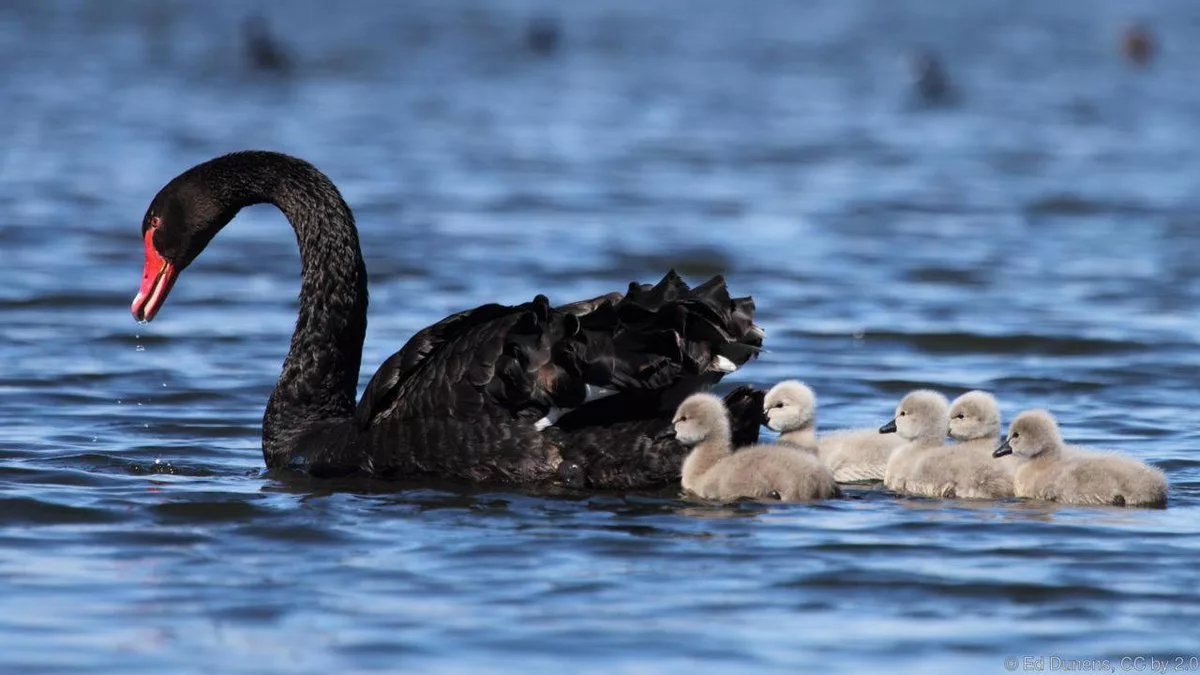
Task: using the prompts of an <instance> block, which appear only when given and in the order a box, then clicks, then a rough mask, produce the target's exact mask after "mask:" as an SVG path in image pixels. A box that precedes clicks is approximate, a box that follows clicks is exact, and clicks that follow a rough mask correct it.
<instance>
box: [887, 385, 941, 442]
mask: <svg viewBox="0 0 1200 675" xmlns="http://www.w3.org/2000/svg"><path fill="white" fill-rule="evenodd" d="M949 416H950V403H949V402H948V401H947V400H946V397H945V396H942V395H941V394H939V393H937V392H936V391H931V390H929V389H918V390H916V391H914V392H910V393H909V394H908V395H906V396H905V397H904V398H903V399H901V400H900V405H898V406H896V416H895V417H894V418H892V421H891V422H888V423H887V424H885V425H883V426H882V427H880V428H879V431H880V433H885V434H886V433H891V432H893V431H894V432H896V433H897V434H899V435H900V437H901V438H903V439H905V440H910V441H911V440H914V439H918V438H945V437H946V433H947V431H949V426H950V423H949Z"/></svg>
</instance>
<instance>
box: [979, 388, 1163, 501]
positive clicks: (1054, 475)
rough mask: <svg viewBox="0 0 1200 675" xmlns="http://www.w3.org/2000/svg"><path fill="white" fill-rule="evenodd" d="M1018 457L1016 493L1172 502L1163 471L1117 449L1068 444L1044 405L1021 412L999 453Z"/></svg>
mask: <svg viewBox="0 0 1200 675" xmlns="http://www.w3.org/2000/svg"><path fill="white" fill-rule="evenodd" d="M1009 454H1012V455H1015V456H1016V457H1017V462H1018V466H1017V470H1016V476H1015V479H1014V491H1015V493H1016V496H1018V497H1021V498H1024V499H1041V500H1045V501H1052V502H1061V503H1063V504H1078V505H1081V506H1150V507H1160V508H1162V507H1166V505H1167V479H1166V477H1165V476H1164V475H1163V472H1162V471H1159V470H1158V469H1156V468H1154V467H1152V466H1147V465H1145V464H1143V463H1142V462H1139V461H1137V460H1135V459H1132V458H1130V457H1125V456H1123V455H1119V454H1116V453H1113V452H1103V451H1096V450H1086V449H1083V448H1076V447H1068V446H1066V445H1065V444H1064V443H1063V440H1062V436H1061V434H1060V433H1059V430H1058V423H1057V422H1056V421H1055V420H1054V417H1053V416H1051V415H1050V413H1048V412H1046V411H1044V410H1030V411H1026V412H1023V413H1021V414H1020V415H1017V417H1016V419H1014V420H1013V422H1012V424H1011V425H1010V426H1009V431H1008V438H1007V439H1005V441H1004V443H1003V444H1002V445H1001V446H1000V447H999V448H997V449H996V451H995V456H996V457H999V458H1003V457H1004V456H1006V455H1009Z"/></svg>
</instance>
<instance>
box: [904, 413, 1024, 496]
mask: <svg viewBox="0 0 1200 675" xmlns="http://www.w3.org/2000/svg"><path fill="white" fill-rule="evenodd" d="M999 435H1000V406H999V404H998V403H996V399H995V398H994V397H993V396H992V395H991V394H989V393H987V392H985V391H969V392H967V393H965V394H963V395H962V396H959V397H958V398H957V399H955V400H954V402H953V403H952V404H950V437H951V438H954V439H956V440H958V441H959V442H958V443H955V444H952V445H943V446H942V447H940V448H936V449H933V450H930V451H928V452H926V453H925V454H924V456H923V457H922V458H921V460H920V461H919V463H918V464H917V467H916V469H915V471H914V472H913V475H911V476H910V477H909V478H908V481H907V484H906V485H905V491H906V492H908V493H910V494H917V495H924V496H927V497H949V498H958V499H1000V498H1003V497H1011V496H1013V473H1014V472H1015V470H1016V465H1015V462H1014V461H1013V460H1012V458H1011V457H1003V458H1000V459H995V458H993V457H992V452H993V451H995V449H996V445H997V443H998V438H999Z"/></svg>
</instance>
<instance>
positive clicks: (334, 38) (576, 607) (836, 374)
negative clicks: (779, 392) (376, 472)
mask: <svg viewBox="0 0 1200 675" xmlns="http://www.w3.org/2000/svg"><path fill="white" fill-rule="evenodd" d="M1127 11H1128V6H1127V5H1126V4H1124V3H1119V2H1115V1H1114V2H1100V3H1093V2H1058V3H1040V2H1034V1H1032V0H1030V1H1027V2H1015V3H1003V4H1002V5H992V4H987V3H970V4H966V3H958V2H949V1H947V2H924V3H905V5H904V6H903V7H901V6H900V5H897V4H895V3H887V2H870V1H867V0H860V1H854V2H846V1H844V0H838V1H836V2H835V1H832V0H831V1H829V2H821V3H803V5H802V6H801V5H800V4H799V3H795V4H793V3H785V2H758V3H752V4H751V5H749V6H743V5H741V4H732V3H717V2H701V3H691V2H689V3H684V2H676V1H674V0H671V1H668V2H665V3H644V2H643V3H638V2H611V3H596V4H592V3H588V4H586V5H585V4H582V3H580V4H578V5H576V4H571V5H570V6H564V7H559V6H557V3H536V2H527V3H526V2H506V3H485V2H474V1H469V0H462V1H458V2H451V3H442V2H421V3H395V4H393V3H382V2H357V3H349V4H347V3H342V4H339V5H338V7H337V9H332V8H327V7H325V4H324V3H316V2H296V3H289V4H288V6H287V9H286V11H284V10H283V9H279V11H278V12H277V13H276V14H271V15H269V19H270V21H271V23H272V25H273V27H274V29H275V30H276V32H277V34H278V37H279V39H280V40H281V41H282V42H283V44H284V45H285V47H286V48H287V49H288V50H289V52H290V53H291V55H292V60H293V69H292V72H291V74H290V75H288V76H286V77H280V76H276V75H273V74H269V73H255V72H251V71H250V70H248V69H247V67H246V65H245V60H244V57H243V54H242V50H241V49H242V48H241V43H240V37H239V25H240V23H241V21H242V19H243V18H244V16H245V14H246V12H247V10H246V9H245V8H244V7H243V5H242V4H241V3H234V2H223V3H206V4H205V5H204V6H203V7H201V6H199V5H197V6H188V5H185V4H183V3H174V4H170V5H165V6H162V5H160V4H159V3H151V2H125V3H81V2H67V1H66V0H61V1H54V2H8V3H5V4H4V5H3V7H0V56H2V57H3V58H4V60H5V62H6V63H7V64H8V68H7V69H6V71H7V76H6V78H5V79H4V81H3V83H0V104H2V105H3V110H4V117H5V119H6V122H5V123H4V124H3V125H0V148H3V151H2V152H0V317H2V320H0V363H3V368H2V369H0V542H2V545H0V589H2V592H0V663H3V664H4V665H5V669H6V670H15V669H17V668H19V667H24V668H28V669H34V670H38V671H41V670H51V669H62V670H70V671H80V670H98V671H100V670H102V671H121V672H155V673H158V672H168V671H170V672H176V671H198V672H250V671H263V670H276V669H289V670H300V671H327V670H338V671H343V670H391V669H411V670H419V671H422V672H430V671H444V672H449V671H456V672H461V671H464V670H468V669H470V670H501V669H505V670H518V669H519V670H532V671H558V670H561V668H562V667H563V666H564V664H568V663H569V667H570V668H571V669H572V670H596V671H601V670H603V671H606V672H611V671H616V672H644V671H649V670H653V671H690V670H693V669H695V668H696V667H698V666H704V667H705V668H707V669H710V670H735V669H736V670H750V669H754V670H765V671H772V672H775V671H787V672H795V671H796V670H799V669H800V668H802V667H806V666H807V667H813V668H816V669H819V670H822V671H845V672H862V671H868V670H885V669H886V670H892V671H910V670H911V671H917V670H921V669H922V664H923V663H925V662H926V661H927V660H929V659H936V660H937V663H938V664H939V665H940V666H942V667H943V669H945V668H957V669H961V668H966V667H978V668H981V669H984V670H985V671H995V670H1002V668H1003V660H1004V658H1005V657H1007V656H1017V657H1021V656H1026V655H1031V656H1036V655H1045V656H1049V655H1059V656H1062V657H1064V658H1079V659H1083V658H1101V659H1112V660H1114V661H1115V662H1117V663H1118V664H1119V659H1120V658H1121V657H1124V656H1134V657H1136V656H1149V655H1158V656H1167V655H1170V656H1175V655H1181V656H1185V657H1191V656H1194V655H1197V654H1200V637H1197V633H1196V631H1195V630H1194V626H1195V625H1196V622H1197V620H1198V619H1200V596H1198V593H1200V591H1198V590H1197V589H1198V588H1200V572H1197V566H1196V559H1197V555H1198V554H1200V462H1198V461H1197V459H1196V450H1197V446H1198V445H1200V434H1198V430H1197V427H1196V423H1195V419H1196V417H1195V410H1196V409H1197V407H1198V406H1200V394H1198V393H1197V383H1198V382H1200V359H1198V358H1197V357H1198V349H1197V347H1198V346H1200V345H1198V342H1197V338H1198V336H1200V319H1198V318H1197V312H1196V308H1197V306H1198V304H1200V281H1197V279H1198V278H1200V277H1198V274H1197V272H1200V255H1198V253H1200V222H1198V221H1197V215H1196V214H1197V213H1200V189H1198V188H1200V146H1198V145H1197V143H1196V141H1195V139H1196V138H1200V135H1198V134H1197V133H1196V131H1197V126H1198V125H1200V89H1197V88H1196V87H1194V86H1192V84H1194V70H1195V68H1194V65H1195V64H1196V63H1197V62H1198V61H1200V39H1197V38H1198V37H1200V35H1198V32H1200V6H1197V5H1195V4H1194V3H1188V2H1183V1H1182V0H1181V1H1178V2H1164V3H1157V4H1155V5H1154V6H1153V7H1141V6H1139V7H1138V11H1140V12H1143V17H1144V18H1145V19H1146V20H1147V21H1148V22H1150V24H1151V25H1152V26H1153V27H1154V29H1155V30H1156V31H1158V33H1159V35H1160V36H1161V41H1162V49H1161V53H1160V54H1159V58H1158V59H1157V60H1156V62H1155V63H1154V64H1153V66H1152V67H1151V68H1149V69H1147V70H1144V71H1141V70H1137V69H1134V68H1132V67H1130V66H1128V65H1126V64H1125V63H1123V62H1122V61H1121V60H1120V58H1119V56H1118V55H1117V53H1116V47H1115V45H1116V40H1117V36H1118V35H1119V32H1120V29H1121V26H1122V25H1123V23H1124V21H1126V20H1127V18H1128V16H1127V14H1126V12H1127ZM547 13H549V14H551V15H554V16H557V17H558V20H559V22H560V25H561V29H562V39H561V41H560V49H559V51H558V52H557V53H555V54H553V55H551V56H549V57H543V56H539V55H536V54H532V53H529V52H528V51H527V50H525V48H524V26H525V25H526V22H527V21H529V20H530V19H532V18H535V17H539V16H544V15H546V14H547ZM916 46H925V47H929V48H932V49H934V50H936V51H937V52H938V53H940V54H941V55H942V58H943V60H944V62H945V66H946V68H947V71H948V72H949V74H950V77H951V79H952V81H953V84H954V87H955V90H956V93H957V104H956V105H952V106H946V107H929V106H927V105H923V104H922V103H921V102H920V101H918V100H916V99H915V98H914V96H913V94H912V88H911V83H910V80H909V78H908V75H907V72H906V69H905V59H904V54H905V53H906V51H907V50H909V49H911V48H913V47H916ZM245 148H266V149H276V150H281V151H285V152H290V153H293V154H296V155H299V156H302V157H305V158H306V159H308V160H310V161H312V162H314V163H315V164H317V165H318V166H319V167H320V168H322V169H323V170H324V171H325V172H326V173H328V174H329V175H330V176H331V177H332V178H333V179H334V180H335V181H336V182H337V183H338V185H339V186H340V187H341V189H342V190H343V192H344V194H345V196H346V198H347V200H348V201H349V202H350V204H351V205H352V206H353V207H354V208H355V210H356V214H357V216H358V221H359V226H360V228H361V234H362V241H363V246H364V249H365V257H366V260H367V265H368V268H369V270H370V274H371V314H370V328H369V331H368V336H367V344H366V351H365V355H364V371H363V373H362V382H363V383H364V384H365V382H366V380H367V378H369V377H370V375H371V373H372V372H373V370H374V367H375V365H377V364H378V363H380V362H381V361H382V360H383V359H384V358H386V357H387V356H388V355H389V354H390V353H392V352H393V351H395V350H396V349H398V348H399V347H400V346H401V345H402V344H403V343H404V341H405V340H406V339H407V338H408V337H409V336H410V335H411V334H412V333H413V332H414V331H415V330H417V329H419V328H421V327H423V326H425V325H427V324H429V323H431V322H433V321H435V320H437V319H440V318H441V317H443V316H445V315H447V314H449V313H451V312H455V311H458V310H461V309H464V308H467V307H472V306H475V305H479V304H483V303H485V302H489V301H501V302H510V303H516V302H523V301H526V300H528V299H530V298H532V297H533V296H534V295H535V294H537V293H539V292H544V293H547V294H548V295H550V297H551V299H552V300H554V301H560V302H566V301H570V300H574V299H577V298H580V297H590V296H594V295H597V294H599V293H602V292H607V291H609V290H614V289H620V288H623V287H624V286H625V284H626V283H628V281H629V280H631V279H639V280H642V281H653V280H655V279H657V278H658V277H659V276H661V275H662V273H663V272H665V271H666V269H667V268H669V267H675V268H677V269H679V270H680V271H681V272H682V273H683V274H684V275H685V276H686V277H687V278H689V279H690V280H692V281H694V282H699V281H700V280H702V279H703V278H704V277H705V276H706V275H709V274H713V273H717V272H722V273H725V274H726V275H727V276H728V278H729V282H730V285H731V287H732V288H733V290H734V291H735V292H737V293H753V294H754V296H755V297H756V299H757V301H758V306H759V309H760V321H759V322H760V323H761V324H762V325H763V326H765V327H766V329H767V331H768V333H769V336H768V347H769V348H770V352H769V353H767V354H765V355H764V356H763V358H762V359H761V360H759V361H758V362H756V363H754V364H752V365H751V366H750V367H747V368H746V369H744V370H743V371H742V372H739V373H737V374H736V375H735V376H733V377H730V378H728V380H727V381H726V383H725V385H724V386H730V385H733V384H736V383H751V384H756V385H761V386H767V385H770V384H772V383H774V382H775V381H778V380H780V379H782V378H785V377H799V378H803V379H805V380H807V381H808V382H809V383H811V384H812V385H813V386H814V387H815V389H816V390H817V392H818V395H819V396H820V405H821V408H820V422H821V424H822V425H823V426H825V427H827V428H834V427H845V426H878V425H879V424H881V423H882V422H884V421H886V420H887V419H888V418H889V417H890V416H891V410H892V408H893V406H894V405H895V401H896V400H897V399H898V397H899V396H901V395H902V394H903V393H904V392H906V391H907V390H909V389H912V388H915V387H935V388H938V389H940V390H942V391H943V392H945V393H946V394H947V395H950V396H953V395H956V394H958V393H961V392H962V391H965V390H967V389H970V388H977V387H981V388H987V389H989V390H992V391H994V392H995V393H996V394H997V395H998V396H999V398H1000V400H1001V403H1002V407H1003V413H1004V416H1005V419H1006V420H1007V419H1011V417H1012V415H1013V414H1015V413H1016V412H1017V411H1019V410H1022V409H1025V408H1028V407H1035V406H1036V407H1046V408H1049V409H1051V410H1053V411H1055V412H1056V413H1057V414H1058V416H1059V418H1060V420H1061V422H1062V426H1063V429H1064V432H1065V433H1066V435H1067V436H1068V438H1069V439H1071V440H1072V441H1075V442H1079V443H1086V444H1094V445H1099V446H1108V447H1118V448H1121V449H1123V450H1125V451H1126V452H1128V453H1130V454H1131V455H1134V456H1136V457H1139V458H1141V459H1144V460H1146V461H1148V462H1151V463H1153V464H1155V465H1157V466H1159V467H1161V468H1162V469H1163V470H1164V471H1166V473H1167V475H1168V477H1169V478H1170V481H1171V492H1170V500H1171V506H1170V508H1169V509H1168V510H1165V511H1151V510H1119V509H1081V508H1058V507H1053V506H1046V505H1034V504H1021V503H1015V502H1003V503H990V502H985V503H966V502H952V501H937V500H922V499H897V498H894V497H891V496H889V495H887V494H885V493H884V492H883V491H881V490H879V489H855V490H853V491H852V492H851V494H850V498H849V499H846V500H842V501H838V502H831V503H827V504H820V505H808V506H774V507H770V508H766V507H761V506H756V505H747V504H743V505H734V506H723V507H722V506H714V505H707V504H700V503H692V502H687V501H684V500H681V499H680V498H679V495H678V494H677V493H676V492H675V491H673V490H666V491H664V492H662V493H658V494H571V493H567V494H562V495H554V494H537V493H530V492H526V491H521V490H512V489H501V488H496V487H483V488H474V489H472V488H467V487H463V486H455V485H430V484H416V485H408V484H389V483H355V484H352V485H330V484H322V483H307V482H304V481H294V480H281V479H280V478H279V477H275V476H269V475H264V473H263V472H262V459H261V454H260V449H259V448H260V446H259V423H260V418H261V413H262V407H263V405H264V404H265V401H266V397H267V395H268V394H269V392H270V390H271V387H272V386H273V383H274V380H275V378H276V377H277V375H278V372H279V364H280V362H281V360H282V357H283V355H284V352H285V351H286V349H287V344H288V336H289V334H290V330H291V325H292V322H293V320H294V316H295V310H296V306H295V297H296V293H297V289H298V282H297V275H298V270H299V262H298V257H297V254H296V250H295V241H294V238H293V237H292V235H291V233H290V231H289V230H288V227H287V224H286V222H285V221H284V220H283V218H282V217H281V216H280V215H279V214H278V213H277V212H275V211H274V210H272V209H270V208H267V207H256V208H252V209H247V210H246V211H244V212H243V213H242V214H241V216H239V218H238V219H237V220H236V221H235V222H234V224H233V225H232V226H230V227H229V228H228V229H227V230H226V231H225V232H223V233H222V234H221V236H220V237H219V238H218V239H217V240H215V241H214V243H213V244H212V246H211V247H210V248H209V250H208V251H207V252H206V253H205V255H204V256H203V257H202V258H201V259H200V260H199V261H198V262H197V263H196V264H194V265H193V266H192V267H191V268H189V269H188V270H187V271H186V272H185V273H184V274H183V276H182V278H181V280H180V282H179V284H178V285H177V286H176V289H175V291H174V292H173V294H172V296H171V299H170V301H169V302H168V303H167V306H166V307H165V308H164V310H163V311H162V313H161V315H160V317H159V318H158V319H157V320H156V321H155V323H154V324H153V325H150V326H139V325H137V324H135V323H133V321H132V320H131V319H130V317H129V313H128V304H129V301H130V299H131V298H132V296H133V294H134V292H135V291H136V286H137V283H138V280H139V277H140V272H141V266H142V246H141V242H140V241H139V238H138V232H139V230H138V228H139V224H140V220H141V216H142V214H143V212H144V210H145V208H146V205H147V203H148V202H149V200H150V198H151V197H152V196H153V195H154V193H155V192H156V191H157V190H158V188H159V187H160V186H161V185H162V184H163V183H164V182H165V181H166V180H168V179H169V178H171V177H172V176H174V175H175V174H177V173H178V172H180V171H181V170H183V169H185V168H187V167H189V166H191V165H192V164H194V163H197V162H199V161H202V160H205V159H208V158H210V157H212V156H214V155H217V154H221V153H224V152H228V151H232V150H238V149H245ZM923 672H928V670H927V669H926V670H923Z"/></svg>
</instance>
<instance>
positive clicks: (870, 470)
mask: <svg viewBox="0 0 1200 675" xmlns="http://www.w3.org/2000/svg"><path fill="white" fill-rule="evenodd" d="M905 442H906V441H905V440H904V439H903V438H900V437H899V436H897V435H896V434H881V433H879V430H878V429H843V430H840V431H832V432H830V433H828V434H824V435H822V436H820V437H819V438H817V452H818V454H819V456H820V457H821V459H822V460H823V461H824V462H825V463H826V464H827V465H828V466H829V469H830V470H831V471H833V475H834V477H835V478H837V480H838V482H842V483H855V482H864V481H881V480H883V477H884V475H885V474H886V473H887V465H888V460H889V459H891V457H892V452H893V451H894V450H895V449H896V448H899V447H900V446H902V445H904V444H905Z"/></svg>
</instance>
